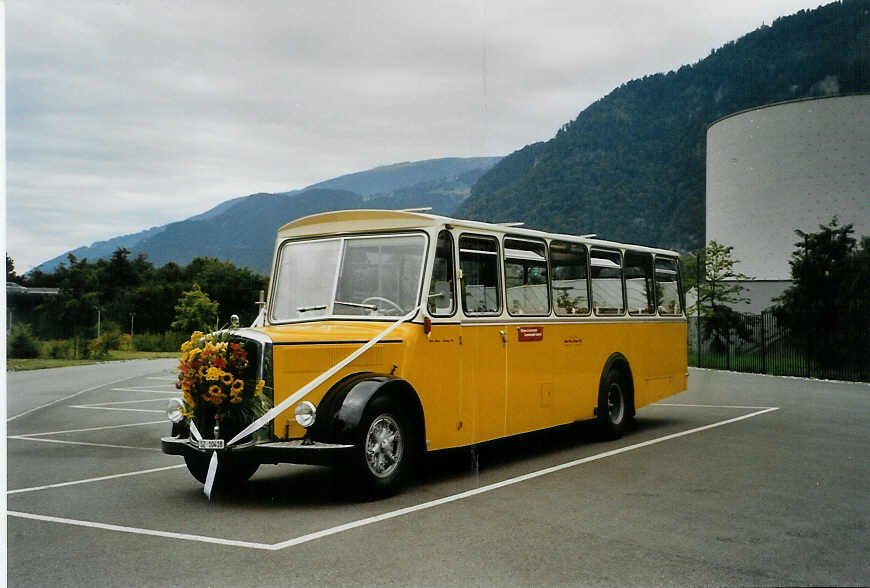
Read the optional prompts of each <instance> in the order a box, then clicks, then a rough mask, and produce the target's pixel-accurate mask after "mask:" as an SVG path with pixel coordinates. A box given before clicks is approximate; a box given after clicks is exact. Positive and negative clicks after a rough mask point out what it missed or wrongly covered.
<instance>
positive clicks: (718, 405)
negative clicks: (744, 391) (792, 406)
mask: <svg viewBox="0 0 870 588" xmlns="http://www.w3.org/2000/svg"><path fill="white" fill-rule="evenodd" d="M648 406H650V407H652V406H681V407H689V408H736V409H741V410H758V409H761V408H770V407H769V406H735V405H733V404H677V403H672V402H656V403H655V404H650V405H648Z"/></svg>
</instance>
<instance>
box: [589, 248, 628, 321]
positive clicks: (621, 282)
mask: <svg viewBox="0 0 870 588" xmlns="http://www.w3.org/2000/svg"><path fill="white" fill-rule="evenodd" d="M595 251H600V252H602V253H615V254H616V255H618V256H619V287H620V288H621V289H622V311H621V312H614V313H603V314H602V313H600V312H598V308H597V307H596V305H595V295H594V293H595V288H594V285H593V284H592V280H593V277H592V268H593V267H594V264H593V263H592V257H593V252H595ZM588 263H589V290H590V297H589V305H590V306H591V307H592V312H593V313H594V314H595V316H596V317H604V318H613V317H624V316H626V310H627V309H628V302H627V301H626V299H625V264H624V263H623V251H622V250H621V249H614V248H610V247H600V246H596V245H593V246H592V247H589V261H588ZM605 308H609V307H605Z"/></svg>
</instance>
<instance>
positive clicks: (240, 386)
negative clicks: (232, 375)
mask: <svg viewBox="0 0 870 588" xmlns="http://www.w3.org/2000/svg"><path fill="white" fill-rule="evenodd" d="M231 388H232V391H233V392H234V393H236V394H240V393H241V392H242V390H244V389H245V383H244V382H243V381H241V380H236V381H234V382H233V385H232V386H231Z"/></svg>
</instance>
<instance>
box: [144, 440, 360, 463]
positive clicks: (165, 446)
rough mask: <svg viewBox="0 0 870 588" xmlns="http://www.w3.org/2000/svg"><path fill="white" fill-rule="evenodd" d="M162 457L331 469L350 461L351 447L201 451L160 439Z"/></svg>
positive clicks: (307, 444)
mask: <svg viewBox="0 0 870 588" xmlns="http://www.w3.org/2000/svg"><path fill="white" fill-rule="evenodd" d="M160 445H161V449H162V450H163V453H166V454H168V455H182V456H186V457H194V456H205V455H211V454H212V453H213V452H214V451H217V452H218V454H229V453H231V454H232V456H233V460H236V461H239V460H242V461H250V462H251V463H298V464H306V465H334V464H336V463H340V462H342V461H345V460H348V459H351V457H352V455H353V450H354V448H355V446H354V445H340V444H337V443H320V442H317V441H310V440H306V439H291V440H289V441H271V442H266V443H254V442H251V443H245V444H239V445H234V446H232V447H229V448H227V449H218V450H214V449H200V448H199V446H198V445H197V444H196V443H195V442H193V441H191V440H190V439H188V438H184V437H163V438H161V439H160Z"/></svg>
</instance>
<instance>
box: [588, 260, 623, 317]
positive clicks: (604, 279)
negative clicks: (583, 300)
mask: <svg viewBox="0 0 870 588" xmlns="http://www.w3.org/2000/svg"><path fill="white" fill-rule="evenodd" d="M589 265H590V266H591V271H592V280H591V281H592V308H594V309H595V314H597V315H599V316H615V315H621V314H625V304H624V303H623V300H624V299H625V297H624V296H623V292H622V256H621V255H620V254H619V251H610V250H604V249H593V250H592V251H591V253H590V255H589Z"/></svg>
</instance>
